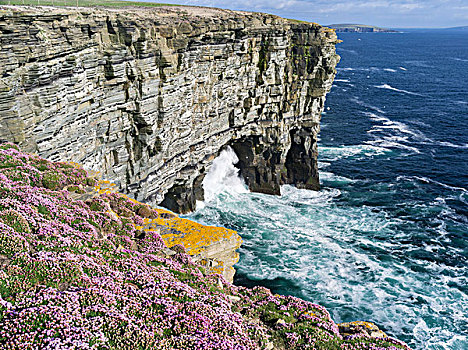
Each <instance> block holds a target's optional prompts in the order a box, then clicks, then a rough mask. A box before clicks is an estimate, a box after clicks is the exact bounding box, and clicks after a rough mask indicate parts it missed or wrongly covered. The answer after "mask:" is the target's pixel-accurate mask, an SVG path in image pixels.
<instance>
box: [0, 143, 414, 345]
mask: <svg viewBox="0 0 468 350" xmlns="http://www.w3.org/2000/svg"><path fill="white" fill-rule="evenodd" d="M0 164H1V166H0V238H1V239H0V267H1V269H0V277H1V278H0V344H1V346H2V348H3V349H18V348H25V349H33V348H73V349H136V348H139V349H201V348H204V349H213V350H215V349H245V350H252V349H270V350H271V349H284V350H286V349H374V350H375V349H409V348H408V346H407V345H406V344H404V343H402V342H400V341H398V340H396V339H393V338H391V337H388V336H387V335H386V334H385V333H383V332H382V331H380V330H379V329H378V328H377V327H376V326H375V325H373V324H371V323H368V322H351V323H346V324H339V325H337V324H335V323H334V322H333V321H332V320H331V319H330V315H329V313H328V312H327V310H326V309H325V308H323V307H322V306H320V305H316V304H313V303H310V302H306V301H304V300H301V299H298V298H295V297H290V296H289V297H286V296H280V295H273V294H272V293H271V292H270V291H269V290H268V289H265V288H263V287H255V288H253V289H248V288H244V287H236V286H234V285H232V284H231V283H229V282H228V281H226V279H225V278H224V277H223V275H222V273H223V271H224V272H227V277H228V278H229V276H230V275H229V271H230V270H229V269H227V270H226V269H225V270H223V266H222V264H223V261H222V260H209V259H210V258H209V257H208V256H207V255H209V254H210V253H211V251H210V249H212V248H211V246H212V244H213V243H214V244H216V242H215V241H218V242H223V240H225V239H226V237H230V236H232V237H234V241H235V242H236V243H235V244H234V246H238V244H240V239H239V237H238V236H237V234H236V233H235V232H233V231H230V230H226V229H223V228H214V227H203V226H202V225H199V224H197V223H194V222H189V221H188V220H184V219H179V218H177V216H176V215H175V214H172V213H170V212H168V211H167V210H163V209H154V208H151V207H150V206H148V205H146V204H143V203H139V202H137V201H135V200H132V199H130V198H129V197H127V196H125V195H123V194H120V193H118V192H116V191H115V186H113V185H112V184H110V183H109V182H107V181H102V180H99V179H98V175H97V174H96V173H95V172H87V171H85V170H83V169H82V168H80V167H79V166H77V164H70V163H63V162H58V163H57V162H56V163H53V162H50V161H47V160H45V159H43V158H40V157H38V156H36V155H32V154H27V153H23V152H21V151H20V150H19V149H18V147H17V146H16V145H13V144H3V145H0ZM168 229H169V230H168ZM195 231H197V233H195ZM193 235H195V236H196V237H197V239H196V240H194V236H193ZM228 240H229V239H228ZM231 241H232V239H231ZM200 242H201V244H200ZM194 244H195V245H194ZM205 249H206V250H205ZM204 254H205V255H204ZM207 261H211V262H214V261H217V264H207V263H206V262H207ZM220 265H221V266H220ZM224 275H225V276H226V273H225V274H224Z"/></svg>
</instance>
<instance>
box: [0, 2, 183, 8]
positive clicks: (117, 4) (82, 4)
mask: <svg viewBox="0 0 468 350" xmlns="http://www.w3.org/2000/svg"><path fill="white" fill-rule="evenodd" d="M0 5H28V6H79V7H95V6H102V7H123V6H136V7H161V6H180V5H174V4H163V3H156V2H140V1H119V0H0Z"/></svg>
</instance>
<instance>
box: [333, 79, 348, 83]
mask: <svg viewBox="0 0 468 350" xmlns="http://www.w3.org/2000/svg"><path fill="white" fill-rule="evenodd" d="M334 81H336V82H339V83H349V82H350V81H349V80H348V79H335V80H334Z"/></svg>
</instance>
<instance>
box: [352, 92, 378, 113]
mask: <svg viewBox="0 0 468 350" xmlns="http://www.w3.org/2000/svg"><path fill="white" fill-rule="evenodd" d="M350 101H352V102H354V103H357V104H358V105H360V106H363V107H365V108H369V109H372V110H374V111H376V112H379V113H381V114H385V111H383V110H382V109H381V108H379V107H377V106H373V105H370V104H368V103H366V102H364V101H362V100H361V99H359V97H357V96H353V97H351V98H350Z"/></svg>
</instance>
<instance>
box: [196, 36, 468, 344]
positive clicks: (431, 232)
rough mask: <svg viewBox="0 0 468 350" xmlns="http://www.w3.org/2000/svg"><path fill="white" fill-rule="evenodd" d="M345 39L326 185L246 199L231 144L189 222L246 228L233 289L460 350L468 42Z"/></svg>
mask: <svg viewBox="0 0 468 350" xmlns="http://www.w3.org/2000/svg"><path fill="white" fill-rule="evenodd" d="M340 36H341V39H342V40H344V42H343V43H342V44H340V45H339V48H338V53H339V54H340V55H341V56H342V61H341V63H340V65H339V70H338V75H337V77H336V81H335V84H334V87H333V89H332V91H331V93H330V94H329V96H328V99H327V103H326V112H325V113H324V115H323V117H322V131H321V134H320V137H321V140H320V142H319V145H320V146H319V166H320V170H321V171H320V178H321V183H322V189H321V190H320V191H318V192H313V191H307V190H299V189H296V188H294V187H292V186H283V187H282V195H281V196H268V195H262V194H255V193H249V192H248V191H246V190H245V188H244V187H243V186H242V183H241V180H240V179H239V178H238V177H237V175H236V174H235V169H234V167H233V165H232V164H233V162H235V155H234V154H232V153H229V152H226V153H225V154H224V155H223V157H221V160H219V161H218V162H219V164H218V166H217V167H216V168H217V175H216V174H215V176H211V177H209V180H208V181H210V184H209V186H208V187H209V189H208V192H210V193H209V196H208V197H209V198H210V200H207V201H206V202H205V203H203V204H201V205H200V206H199V208H200V209H198V210H197V212H195V213H193V214H192V215H190V217H191V218H192V219H195V220H197V221H200V222H203V223H208V224H217V225H223V226H226V227H230V228H233V229H235V230H237V231H238V232H239V234H240V235H241V236H242V238H243V240H244V243H243V245H242V247H241V249H240V254H241V258H240V262H239V263H238V264H237V266H236V269H237V274H236V278H235V282H236V283H237V284H242V285H247V286H249V285H264V286H266V287H268V288H271V289H272V291H274V292H276V293H281V294H291V295H295V296H298V297H301V298H305V299H307V300H311V301H314V302H318V303H320V304H322V305H324V306H326V307H327V308H328V310H329V311H330V313H331V314H332V317H333V318H334V320H335V321H336V322H342V321H351V320H368V321H372V322H374V323H376V324H377V325H379V326H380V327H381V328H382V329H383V330H385V331H386V332H387V333H389V334H390V335H393V336H395V337H398V338H400V339H402V340H404V341H406V342H407V343H408V344H409V345H410V346H411V347H413V348H415V349H468V337H467V334H468V264H467V261H468V244H467V236H468V190H467V188H468V136H467V135H468V126H467V125H468V54H467V53H468V36H467V34H460V33H456V32H447V31H434V32H424V33H422V32H411V33H401V34H386V33H382V34H355V33H343V34H342V35H340ZM212 175H213V174H212ZM215 183H216V185H214V184H215Z"/></svg>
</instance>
